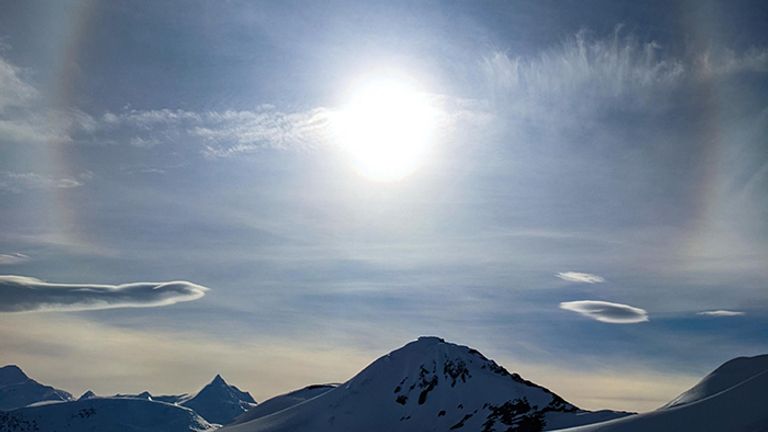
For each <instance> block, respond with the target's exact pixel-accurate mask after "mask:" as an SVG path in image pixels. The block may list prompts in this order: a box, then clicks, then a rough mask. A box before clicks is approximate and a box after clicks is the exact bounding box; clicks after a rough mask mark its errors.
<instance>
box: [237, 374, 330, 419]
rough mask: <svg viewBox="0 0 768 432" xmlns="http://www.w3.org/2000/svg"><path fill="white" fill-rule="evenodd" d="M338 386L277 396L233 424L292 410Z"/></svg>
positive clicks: (249, 411) (326, 386)
mask: <svg viewBox="0 0 768 432" xmlns="http://www.w3.org/2000/svg"><path fill="white" fill-rule="evenodd" d="M338 386H339V385H338V384H315V385H311V386H307V387H304V388H302V389H299V390H294V391H292V392H289V393H285V394H281V395H279V396H275V397H273V398H271V399H267V400H265V401H264V402H262V403H260V404H258V405H256V406H255V407H253V408H251V409H249V410H248V411H247V412H246V413H245V414H243V415H241V416H239V417H238V418H236V419H235V420H234V421H233V422H232V424H239V423H245V422H248V421H251V420H254V419H257V418H259V417H264V416H268V415H270V414H274V413H276V412H278V411H282V410H284V409H286V408H290V407H292V406H294V405H298V404H300V403H302V402H304V401H307V400H309V399H312V398H315V397H317V396H320V395H321V394H323V393H327V392H329V391H331V390H333V389H335V388H336V387H338Z"/></svg>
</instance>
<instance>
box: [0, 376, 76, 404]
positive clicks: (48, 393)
mask: <svg viewBox="0 0 768 432" xmlns="http://www.w3.org/2000/svg"><path fill="white" fill-rule="evenodd" d="M69 400H72V395H71V394H69V393H67V392H65V391H64V390H59V389H55V388H53V387H51V386H46V385H43V384H40V383H39V382H37V381H35V380H33V379H32V378H30V377H28V376H27V375H26V374H25V373H24V372H23V371H22V370H21V369H20V368H19V367H18V366H15V365H9V366H4V367H2V368H0V411H9V410H12V409H16V408H21V407H24V406H27V405H29V404H33V403H37V402H44V401H69Z"/></svg>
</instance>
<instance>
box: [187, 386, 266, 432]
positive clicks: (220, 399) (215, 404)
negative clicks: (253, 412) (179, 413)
mask: <svg viewBox="0 0 768 432" xmlns="http://www.w3.org/2000/svg"><path fill="white" fill-rule="evenodd" d="M181 405H183V406H185V407H188V408H191V409H193V410H195V412H197V413H198V414H200V415H201V416H203V418H205V419H206V420H208V421H209V422H211V423H218V424H227V423H229V422H231V421H232V420H234V419H235V417H237V416H239V415H241V414H243V413H244V412H246V411H248V410H249V409H250V408H252V407H254V406H256V401H255V400H253V397H251V395H250V394H249V393H248V392H244V391H241V390H240V389H238V388H237V387H235V386H233V385H229V384H227V382H226V381H224V378H222V377H221V375H216V377H215V378H214V379H213V381H211V382H210V383H209V384H208V385H206V386H205V387H203V388H202V390H200V391H199V392H198V393H197V394H196V395H194V396H193V397H192V398H190V399H189V400H187V401H184V402H182V403H181Z"/></svg>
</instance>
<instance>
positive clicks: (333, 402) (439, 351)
mask: <svg viewBox="0 0 768 432" xmlns="http://www.w3.org/2000/svg"><path fill="white" fill-rule="evenodd" d="M766 386H768V355H763V356H757V357H740V358H736V359H733V360H731V361H729V362H726V363H725V364H723V365H722V366H720V367H719V368H717V369H715V370H714V371H713V372H712V373H710V374H709V375H707V376H706V377H705V378H704V379H702V380H701V381H700V382H699V383H698V384H696V385H695V386H694V387H692V388H691V389H689V390H688V391H686V392H684V393H682V394H681V395H680V396H678V397H677V398H675V399H673V400H672V401H670V402H669V403H668V404H666V405H664V406H662V407H660V408H659V409H657V410H655V411H651V412H648V413H642V414H634V413H627V412H617V411H609V410H602V411H587V410H584V409H581V408H579V407H577V406H575V405H574V404H572V403H570V402H568V401H566V400H565V399H563V398H562V397H560V396H559V395H557V394H556V393H554V392H553V391H551V390H549V389H547V388H544V387H542V386H540V385H537V384H535V383H533V382H531V381H528V380H526V379H525V378H523V377H521V376H520V375H519V374H517V373H514V372H509V371H508V370H507V369H505V368H504V367H502V366H501V365H499V364H497V363H496V362H495V361H493V360H491V359H489V358H487V357H485V356H484V355H483V354H481V353H480V352H478V351H477V350H475V349H473V348H470V347H467V346H463V345H457V344H453V343H450V342H446V341H445V340H443V339H440V338H437V337H421V338H419V339H418V340H416V341H413V342H410V343H408V344H406V345H405V346H403V347H401V348H399V349H397V350H395V351H392V352H391V353H389V354H387V355H384V356H382V357H380V358H379V359H377V360H376V361H374V362H373V363H371V364H370V365H369V366H368V367H366V368H365V369H363V370H362V371H361V372H360V373H358V374H357V375H355V376H354V377H352V378H351V379H350V380H348V381H346V382H345V383H342V384H320V385H311V386H308V387H304V388H302V389H298V390H295V391H291V392H289V393H285V394H282V395H279V396H276V397H273V398H271V399H268V400H266V401H264V402H262V403H260V404H257V403H256V402H255V401H254V399H253V398H252V397H251V395H250V394H249V393H247V392H244V391H242V390H240V389H238V388H237V387H235V386H233V385H230V384H228V383H227V382H226V381H225V380H224V379H223V378H222V377H221V376H220V375H217V376H216V377H215V378H214V379H213V380H212V381H211V382H210V383H209V384H207V385H206V386H204V387H203V388H202V389H201V390H200V391H199V392H197V393H195V394H192V395H190V394H181V395H162V396H154V395H152V394H151V393H149V392H142V393H139V394H117V395H112V396H97V395H95V394H94V393H93V392H91V391H88V392H86V393H84V394H83V395H82V396H81V397H80V398H78V399H77V400H75V399H74V398H73V397H72V395H71V394H69V393H67V392H65V391H63V390H58V389H55V388H53V387H50V386H45V385H43V384H40V383H38V382H37V381H34V380H33V379H31V378H29V377H28V376H27V375H26V374H24V372H23V371H22V370H21V369H20V368H18V367H17V366H13V365H11V366H6V367H3V368H0V432H11V431H13V432H27V431H30V432H31V431H36V432H54V431H56V432H69V431H71V432H75V431H78V432H79V431H100V432H101V431H104V432H113V431H114V432H117V431H126V430H130V431H134V432H150V431H151V432H177V431H178V432H182V431H189V432H210V431H213V430H218V431H220V432H288V431H290V432H310V431H311V432H337V431H338V432H342V431H362V430H364V431H370V432H378V431H382V432H383V431H403V432H411V431H413V432H422V431H448V432H450V431H459V432H464V431H471V432H536V431H545V430H547V431H549V430H551V431H561V432H565V431H568V432H636V431H658V432H667V431H669V432H671V431H688V430H695V431H735V432H764V431H768V409H766V408H765V407H766V406H768V398H766V397H765V396H764V393H765V392H764V389H765V388H766ZM221 425H225V426H223V427H222V426H221Z"/></svg>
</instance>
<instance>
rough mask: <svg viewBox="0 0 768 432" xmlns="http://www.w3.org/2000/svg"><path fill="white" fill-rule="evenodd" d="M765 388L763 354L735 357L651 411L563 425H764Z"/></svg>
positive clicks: (639, 430) (767, 415)
mask: <svg viewBox="0 0 768 432" xmlns="http://www.w3.org/2000/svg"><path fill="white" fill-rule="evenodd" d="M766 389H768V355H762V356H757V357H739V358H736V359H733V360H730V361H728V362H726V363H724V364H723V365H722V366H720V367H719V368H717V369H715V371H714V372H712V373H711V374H709V375H707V376H706V377H704V379H702V380H701V381H699V383H698V384H696V385H695V386H693V387H692V388H691V389H690V390H688V391H686V392H685V393H683V394H681V395H680V396H678V397H676V398H675V399H674V400H672V401H671V402H670V403H668V404H666V405H664V406H663V407H661V408H659V409H658V410H656V411H652V412H649V413H644V414H638V415H635V416H631V417H625V418H621V419H618V420H613V421H609V422H604V423H599V424H594V425H589V426H584V427H579V428H573V429H567V431H568V432H646V431H654V432H673V431H684V430H685V431H688V430H690V431H698V432H706V431H712V432H715V431H718V432H719V431H729V432H763V431H768V400H767V399H766V396H765V391H766ZM563 432H564V431H563Z"/></svg>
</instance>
